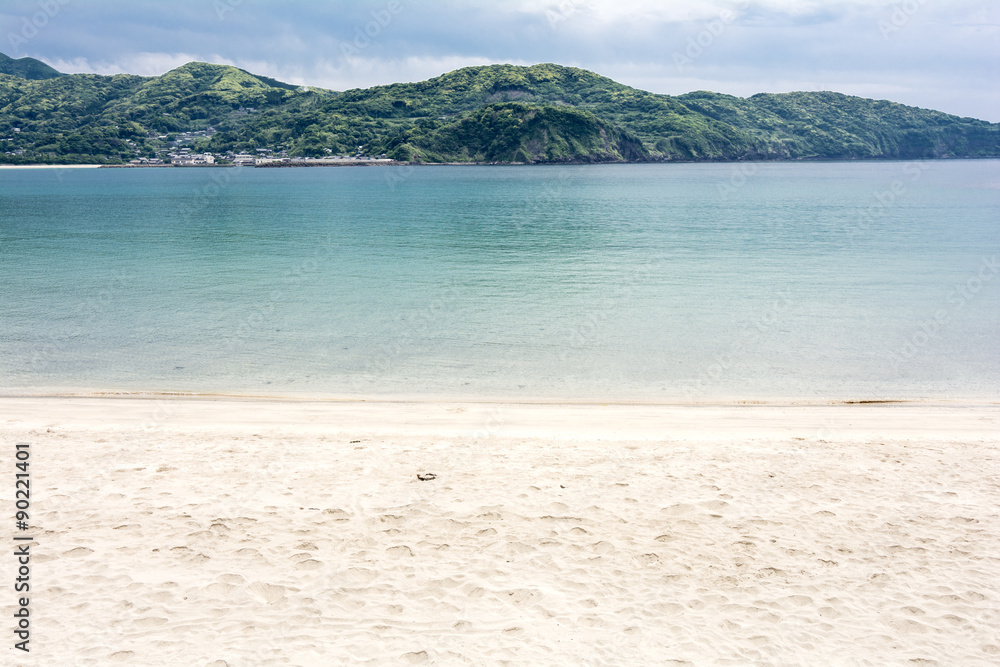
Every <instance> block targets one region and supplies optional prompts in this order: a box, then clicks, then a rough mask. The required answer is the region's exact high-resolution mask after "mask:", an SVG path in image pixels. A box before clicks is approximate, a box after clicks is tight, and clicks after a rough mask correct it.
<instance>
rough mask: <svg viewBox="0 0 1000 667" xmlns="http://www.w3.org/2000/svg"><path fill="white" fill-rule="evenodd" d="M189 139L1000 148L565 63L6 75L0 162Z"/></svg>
mask: <svg viewBox="0 0 1000 667" xmlns="http://www.w3.org/2000/svg"><path fill="white" fill-rule="evenodd" d="M4 58H5V57H4ZM22 60H24V59H22ZM7 61H10V59H9V58H7ZM0 62H6V61H0ZM12 62H21V61H12ZM36 62H38V61H36ZM46 67H47V66H46ZM49 69H51V68H49ZM52 71H55V70H52ZM14 128H17V129H18V130H19V132H14ZM208 128H211V130H209V129H208ZM195 132H201V133H202V134H199V135H197V136H196V137H194V138H192V136H193V133H195ZM184 133H192V134H187V135H186V134H184ZM178 138H179V139H181V140H182V141H187V142H188V143H187V144H185V145H188V146H189V147H190V148H191V149H192V150H195V151H201V152H212V153H214V154H216V155H224V154H227V153H230V154H231V153H240V152H249V153H254V152H258V151H259V152H265V153H266V152H271V153H277V152H279V151H283V152H284V153H285V154H287V155H292V156H295V155H300V156H311V157H323V156H326V155H331V154H333V155H337V154H348V155H353V154H355V153H356V152H357V151H358V148H359V147H361V152H362V153H363V154H368V155H379V154H387V155H389V156H390V157H392V158H394V159H397V160H400V161H404V162H498V163H565V162H642V161H719V160H802V159H916V158H949V157H1000V124H994V123H989V122H986V121H981V120H975V119H971V118H959V117H957V116H953V115H949V114H945V113H942V112H938V111H930V110H926V109H918V108H915V107H909V106H905V105H902V104H896V103H893V102H888V101H883V100H870V99H865V98H860V97H852V96H848V95H843V94H840V93H832V92H796V93H782V94H769V93H762V94H758V95H754V96H752V97H748V98H739V97H733V96H731V95H722V94H718V93H711V92H706V91H698V92H693V93H687V94H685V95H679V96H671V95H660V94H654V93H649V92H646V91H642V90H638V89H635V88H631V87H629V86H625V85H623V84H620V83H617V82H615V81H613V80H611V79H608V78H606V77H603V76H600V75H598V74H595V73H593V72H590V71H587V70H583V69H577V68H573V67H564V66H561V65H554V64H541V65H534V66H531V67H520V66H514V65H487V66H481V67H466V68H463V69H459V70H455V71H453V72H448V73H446V74H443V75H441V76H438V77H435V78H433V79H430V80H427V81H421V82H417V83H400V84H392V85H388V86H376V87H373V88H367V89H355V90H347V91H341V92H337V91H332V90H326V89H323V88H314V87H304V86H294V85H291V84H286V83H282V82H280V81H276V80H274V79H270V78H267V77H262V76H257V75H254V74H252V73H250V72H247V71H245V70H241V69H238V68H236V67H231V66H227V65H213V64H209V63H197V62H193V63H188V64H187V65H183V66H181V67H178V68H176V69H174V70H171V71H169V72H167V73H166V74H163V75H162V76H157V77H141V76H135V75H129V74H119V75H115V76H98V75H92V74H73V75H62V76H58V77H56V78H48V79H42V80H32V79H26V78H24V77H18V76H11V75H7V76H4V75H0V140H2V141H0V152H3V154H0V162H10V163H18V162H67V163H68V162H92V163H120V162H124V161H128V160H130V159H133V158H135V157H138V156H143V157H153V156H157V155H163V154H164V153H165V152H166V151H167V150H168V149H170V148H171V147H176V146H177V145H178V144H177V143H176V141H177V140H178Z"/></svg>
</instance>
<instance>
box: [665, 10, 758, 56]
mask: <svg viewBox="0 0 1000 667" xmlns="http://www.w3.org/2000/svg"><path fill="white" fill-rule="evenodd" d="M749 6H750V0H739V1H738V2H736V3H735V9H723V10H722V11H721V12H719V16H718V17H717V18H714V19H712V20H711V21H705V22H704V23H702V24H701V30H699V31H698V33H697V34H695V35H692V36H691V37H688V40H687V45H686V46H685V47H684V51H683V52H681V51H674V65H675V66H676V67H677V72H678V73H680V74H684V73H686V71H687V69H688V68H689V67H690V66H691V65H694V62H695V61H696V60H698V58H701V57H702V56H703V55H704V54H705V51H707V50H708V49H710V48H712V45H714V44H715V42H716V41H717V40H718V39H719V38H720V37H722V35H723V34H724V33H725V32H726V30H727V29H728V28H729V26H731V25H732V24H733V23H734V22H735V21H736V19H737V18H738V17H739V14H738V12H739V10H741V9H746V8H747V7H749Z"/></svg>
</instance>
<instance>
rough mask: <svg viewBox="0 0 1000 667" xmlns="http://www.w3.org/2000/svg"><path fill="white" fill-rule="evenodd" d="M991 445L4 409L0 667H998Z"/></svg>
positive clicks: (166, 406)
mask: <svg viewBox="0 0 1000 667" xmlns="http://www.w3.org/2000/svg"><path fill="white" fill-rule="evenodd" d="M998 427H1000V406H998V405H996V404H992V405H980V406H958V405H937V406H935V405H891V406H883V405H874V406H867V405H865V406H818V405H814V406H804V405H799V406H796V405H790V406H753V407H744V406H714V407H713V406H700V407H692V406H688V407H670V406H558V405H488V404H461V405H460V404H441V403H425V404H419V403H400V404H358V403H308V402H300V403H296V402H283V403H279V402H252V401H242V402H241V401H230V400H216V401H208V400H169V401H155V400H134V399H131V400H120V399H119V400H116V399H58V398H21V399H18V398H2V399H0V436H2V437H0V446H2V448H3V449H2V455H0V460H2V461H3V462H4V470H7V471H9V474H8V473H5V477H6V478H7V480H8V481H7V482H5V483H3V484H2V485H0V488H2V494H0V495H2V500H3V503H4V507H5V508H11V507H12V503H13V500H12V498H13V481H12V480H13V459H14V443H15V442H30V443H31V451H32V459H31V464H32V465H31V472H32V479H33V492H34V497H33V510H32V512H33V516H32V524H33V525H34V526H35V528H34V529H33V533H34V536H35V537H36V543H35V544H34V545H33V546H32V553H33V554H34V556H33V560H32V567H33V569H32V584H33V590H32V594H31V613H32V616H31V618H32V622H33V623H32V630H33V633H32V638H31V647H32V652H31V653H30V654H28V655H25V654H22V653H21V652H19V651H14V650H13V649H12V648H11V646H12V644H13V641H14V640H13V637H12V633H11V632H10V630H9V629H8V630H6V631H5V634H4V636H5V637H7V640H6V641H7V644H6V645H5V646H4V651H5V652H6V655H5V662H4V664H10V665H15V664H22V665H109V664H133V665H150V666H152V665H196V666H201V665H205V666H207V665H212V666H217V667H218V666H222V665H229V666H230V667H237V666H242V665H302V666H305V665H324V666H325V665H355V664H373V665H383V664H384V665H395V664H437V665H494V664H509V665H643V666H645V665H672V664H692V665H715V664H719V665H751V664H753V665H935V664H937V665H996V664H998V663H1000V452H998V444H1000V428H998ZM355 440H358V441H360V442H352V441H355ZM422 472H433V473H435V474H436V475H437V479H435V480H432V481H419V480H418V479H417V473H422ZM4 514H5V515H6V516H8V517H9V515H10V512H8V511H7V510H5V512H4ZM8 521H10V519H9V518H8ZM12 528H13V526H12V525H11V526H10V528H9V529H8V534H11V533H13V532H14V531H13V530H12ZM7 539H9V537H8V538H7ZM14 567H15V564H14V563H13V559H12V558H11V557H7V558H4V559H2V565H0V577H2V579H0V588H2V589H3V590H5V591H7V592H6V593H5V594H4V595H3V596H2V597H0V607H2V613H3V614H4V616H5V617H6V618H7V619H8V621H7V623H6V625H5V627H13V623H12V621H11V614H12V613H13V611H14V609H15V607H14V602H15V599H16V596H15V594H14V592H13V591H12V589H11V588H10V586H11V585H12V582H13V578H14Z"/></svg>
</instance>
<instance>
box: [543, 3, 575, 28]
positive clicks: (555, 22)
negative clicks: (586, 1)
mask: <svg viewBox="0 0 1000 667" xmlns="http://www.w3.org/2000/svg"><path fill="white" fill-rule="evenodd" d="M578 11H580V3H578V2H573V1H572V0H562V2H560V3H559V4H558V5H554V6H550V7H548V8H546V10H545V19H546V20H547V21H548V22H549V27H550V28H552V29H553V30H555V29H556V28H557V27H558V26H559V24H560V23H562V22H563V21H566V20H568V19H569V18H570V17H572V16H573V15H574V14H576V13H577V12H578Z"/></svg>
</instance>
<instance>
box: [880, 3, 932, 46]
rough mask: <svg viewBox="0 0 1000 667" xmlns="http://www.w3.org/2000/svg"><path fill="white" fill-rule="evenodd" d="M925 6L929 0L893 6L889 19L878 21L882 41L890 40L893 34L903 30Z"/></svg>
mask: <svg viewBox="0 0 1000 667" xmlns="http://www.w3.org/2000/svg"><path fill="white" fill-rule="evenodd" d="M925 4H927V0H904V2H901V3H899V4H897V5H893V7H892V13H891V14H890V15H889V19H888V20H886V19H879V21H878V31H879V32H880V33H881V34H882V39H885V40H888V39H889V38H890V37H891V36H892V35H893V34H895V33H897V32H899V31H900V30H902V29H903V27H904V26H905V25H906V24H907V23H909V22H910V19H912V18H913V17H914V16H916V15H917V12H919V11H920V10H921V8H922V7H923V6H924V5H925Z"/></svg>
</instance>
